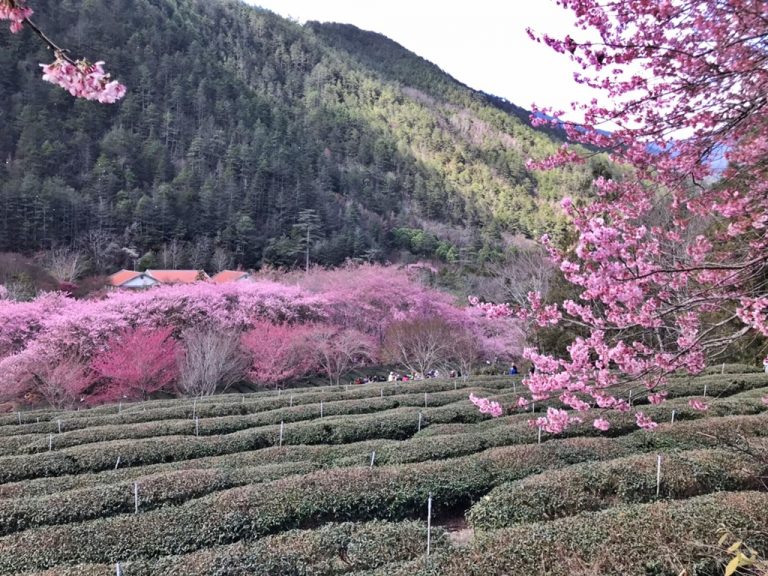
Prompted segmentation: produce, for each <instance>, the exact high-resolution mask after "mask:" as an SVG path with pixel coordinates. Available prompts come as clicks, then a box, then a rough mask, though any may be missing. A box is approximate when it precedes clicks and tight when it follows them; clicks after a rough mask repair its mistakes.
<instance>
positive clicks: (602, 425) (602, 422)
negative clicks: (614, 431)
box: [592, 418, 611, 432]
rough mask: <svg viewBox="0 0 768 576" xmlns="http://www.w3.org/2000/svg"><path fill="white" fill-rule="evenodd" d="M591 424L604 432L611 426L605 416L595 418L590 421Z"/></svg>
mask: <svg viewBox="0 0 768 576" xmlns="http://www.w3.org/2000/svg"><path fill="white" fill-rule="evenodd" d="M592 426H594V427H595V428H597V429H598V430H602V431H603V432H605V431H606V430H608V429H609V428H610V427H611V423H610V422H608V420H606V419H605V418H597V419H595V421H594V422H592Z"/></svg>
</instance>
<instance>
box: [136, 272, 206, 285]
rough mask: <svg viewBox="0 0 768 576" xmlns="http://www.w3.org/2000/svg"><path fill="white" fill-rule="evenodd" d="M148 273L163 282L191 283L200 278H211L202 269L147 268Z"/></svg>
mask: <svg viewBox="0 0 768 576" xmlns="http://www.w3.org/2000/svg"><path fill="white" fill-rule="evenodd" d="M147 274H148V275H149V276H151V277H152V278H154V279H155V280H157V281H158V282H160V283H161V284H191V283H192V282H199V281H200V280H210V277H209V276H208V274H206V273H205V272H204V271H202V270H147Z"/></svg>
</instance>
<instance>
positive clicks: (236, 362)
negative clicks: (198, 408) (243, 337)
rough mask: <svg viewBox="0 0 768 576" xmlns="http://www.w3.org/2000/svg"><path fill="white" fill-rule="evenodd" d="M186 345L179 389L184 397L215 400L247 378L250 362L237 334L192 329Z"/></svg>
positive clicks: (184, 333)
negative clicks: (213, 397)
mask: <svg viewBox="0 0 768 576" xmlns="http://www.w3.org/2000/svg"><path fill="white" fill-rule="evenodd" d="M182 341H183V343H184V354H183V355H182V356H181V358H180V360H179V389H180V390H181V392H182V393H183V394H186V395H187V396H211V395H213V394H215V393H216V392H224V391H226V390H227V389H228V388H230V387H231V386H232V385H234V384H237V383H238V382H240V381H242V380H243V379H244V378H245V375H246V372H247V370H248V364H249V361H248V357H247V355H246V354H245V353H244V352H243V350H242V348H241V347H240V335H239V334H237V333H236V332H231V331H230V332H226V331H225V332H222V331H220V330H212V329H206V328H190V329H188V330H186V331H184V332H183V333H182Z"/></svg>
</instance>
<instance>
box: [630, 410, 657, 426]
mask: <svg viewBox="0 0 768 576" xmlns="http://www.w3.org/2000/svg"><path fill="white" fill-rule="evenodd" d="M635 422H636V423H637V425H638V426H639V427H640V428H642V429H643V430H654V429H656V427H657V426H658V424H657V423H656V422H654V421H653V420H651V419H650V418H649V417H648V416H646V415H645V413H644V412H635Z"/></svg>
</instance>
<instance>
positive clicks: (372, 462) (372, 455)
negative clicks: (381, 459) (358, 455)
mask: <svg viewBox="0 0 768 576" xmlns="http://www.w3.org/2000/svg"><path fill="white" fill-rule="evenodd" d="M375 462H376V450H374V451H373V452H371V468H373V464H374V463H375Z"/></svg>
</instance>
